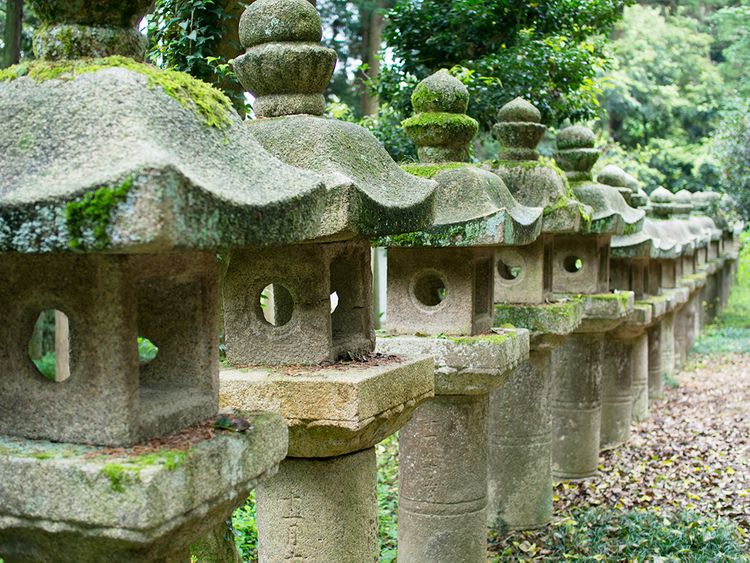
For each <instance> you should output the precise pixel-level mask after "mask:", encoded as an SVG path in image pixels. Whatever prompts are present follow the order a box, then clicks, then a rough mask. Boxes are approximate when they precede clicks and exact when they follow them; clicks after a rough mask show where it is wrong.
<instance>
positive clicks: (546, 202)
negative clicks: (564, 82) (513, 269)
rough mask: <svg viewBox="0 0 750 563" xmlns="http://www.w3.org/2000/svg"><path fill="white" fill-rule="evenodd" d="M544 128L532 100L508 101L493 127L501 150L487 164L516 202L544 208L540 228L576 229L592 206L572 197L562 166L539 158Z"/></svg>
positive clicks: (548, 231) (550, 231)
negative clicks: (497, 156) (539, 145)
mask: <svg viewBox="0 0 750 563" xmlns="http://www.w3.org/2000/svg"><path fill="white" fill-rule="evenodd" d="M546 129H547V128H546V127H545V126H544V125H542V123H541V113H540V112H539V110H538V109H537V108H536V107H534V106H533V105H532V104H531V103H529V102H527V101H526V100H524V99H522V98H516V99H514V100H512V101H510V102H508V103H507V104H505V105H504V106H503V107H502V108H500V111H499V112H498V122H497V123H496V124H495V125H494V126H493V128H492V134H493V135H494V136H495V138H496V139H497V140H498V141H499V142H500V154H499V158H498V159H497V160H495V161H494V162H492V163H491V164H490V166H491V169H492V171H493V172H494V173H495V174H497V175H498V176H500V178H502V179H503V181H504V182H505V184H506V185H507V186H508V189H509V190H510V192H511V193H512V194H513V196H514V197H515V198H516V199H517V200H518V201H519V202H521V203H522V204H524V205H529V206H533V207H542V208H544V224H543V226H542V231H543V232H545V233H559V234H562V233H577V232H579V231H581V230H582V229H584V228H585V225H586V222H587V220H588V219H590V217H591V214H592V213H593V210H592V209H591V208H590V207H589V206H587V205H585V204H583V203H581V202H580V201H578V200H576V199H575V196H574V194H573V192H572V190H571V189H570V186H569V185H568V181H567V178H566V177H565V173H564V172H563V171H562V170H560V169H559V168H558V167H557V166H556V165H554V164H551V163H549V162H545V161H543V160H541V159H540V158H539V153H538V152H537V150H536V147H537V145H538V144H539V141H540V140H541V138H542V136H543V135H544V132H545V131H546Z"/></svg>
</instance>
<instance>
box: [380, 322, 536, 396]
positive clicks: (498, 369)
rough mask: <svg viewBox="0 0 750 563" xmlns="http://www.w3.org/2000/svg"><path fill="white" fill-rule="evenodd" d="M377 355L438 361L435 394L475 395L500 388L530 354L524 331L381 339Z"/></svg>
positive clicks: (436, 363) (527, 334)
mask: <svg viewBox="0 0 750 563" xmlns="http://www.w3.org/2000/svg"><path fill="white" fill-rule="evenodd" d="M376 351H377V352H380V353H383V354H394V355H398V356H405V357H418V356H432V357H433V358H434V359H435V395H475V394H484V393H489V392H490V391H491V390H492V389H495V388H497V387H500V386H501V385H503V384H504V383H505V381H506V380H507V378H508V375H509V372H510V370H512V369H513V368H514V367H516V366H517V365H518V363H519V362H520V361H521V360H523V359H524V358H526V357H527V356H528V354H529V333H528V331H527V330H524V329H510V328H509V329H494V330H493V333H492V334H487V335H478V336H465V337H453V338H450V337H449V338H434V337H426V336H381V337H380V338H378V343H377V348H376Z"/></svg>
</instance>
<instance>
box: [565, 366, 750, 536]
mask: <svg viewBox="0 0 750 563" xmlns="http://www.w3.org/2000/svg"><path fill="white" fill-rule="evenodd" d="M693 360H697V363H694V364H693V365H692V366H690V365H689V366H688V370H687V371H684V372H681V373H679V374H678V375H677V376H676V379H677V382H678V387H677V388H675V389H666V393H665V399H664V400H663V401H658V402H655V403H652V404H651V416H650V418H649V420H648V421H647V422H645V423H643V424H641V425H639V426H638V427H635V428H633V433H632V436H631V438H630V440H629V441H628V443H627V444H626V445H625V446H623V447H621V448H618V449H616V450H614V451H611V452H606V453H604V454H603V455H602V456H601V458H600V466H599V470H600V476H599V478H597V479H594V480H590V481H585V482H582V483H560V484H559V485H558V486H557V488H556V491H555V493H556V499H555V510H556V512H558V513H561V512H564V511H566V510H567V509H569V508H570V507H571V506H573V505H576V506H591V505H599V504H606V505H608V506H611V507H615V508H625V509H631V508H643V509H649V510H669V509H672V510H675V509H677V510H679V509H688V510H693V511H696V512H699V513H702V514H705V515H707V516H712V517H715V516H724V517H727V518H730V519H732V520H734V521H736V522H737V523H738V524H739V525H740V526H741V527H742V528H743V531H744V532H746V533H747V534H748V537H750V355H744V354H732V355H729V356H723V357H717V358H711V357H706V356H698V357H696V358H693Z"/></svg>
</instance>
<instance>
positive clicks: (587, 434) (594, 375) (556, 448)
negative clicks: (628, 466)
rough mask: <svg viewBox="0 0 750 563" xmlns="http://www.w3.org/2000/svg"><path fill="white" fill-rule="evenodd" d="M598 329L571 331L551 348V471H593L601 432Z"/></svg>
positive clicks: (568, 474)
mask: <svg viewBox="0 0 750 563" xmlns="http://www.w3.org/2000/svg"><path fill="white" fill-rule="evenodd" d="M603 343H604V335H603V334H602V333H588V334H587V333H574V334H572V335H571V336H569V337H568V339H567V340H566V341H565V342H564V343H563V344H562V345H561V346H560V347H559V348H558V349H557V350H555V352H554V354H555V359H554V373H553V376H552V399H551V407H552V408H551V412H552V428H553V429H554V436H553V440H552V474H553V475H554V476H555V477H557V478H560V479H585V478H587V477H592V476H593V475H594V474H595V473H596V466H597V464H598V459H599V440H600V433H601V410H602V402H601V387H602V359H603V358H602V352H603Z"/></svg>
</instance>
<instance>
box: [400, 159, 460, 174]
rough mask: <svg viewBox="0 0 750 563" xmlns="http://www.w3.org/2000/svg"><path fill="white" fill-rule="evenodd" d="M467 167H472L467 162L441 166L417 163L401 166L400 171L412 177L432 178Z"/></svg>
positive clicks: (447, 163)
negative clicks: (447, 171) (444, 172)
mask: <svg viewBox="0 0 750 563" xmlns="http://www.w3.org/2000/svg"><path fill="white" fill-rule="evenodd" d="M467 166H474V165H473V164H471V163H469V162H445V163H442V164H421V163H419V162H411V163H408V164H402V165H401V169H402V170H403V171H404V172H408V173H409V174H411V175H412V176H419V177H420V178H432V177H434V176H436V175H437V174H438V173H440V172H443V171H445V170H456V169H457V168H465V167H467Z"/></svg>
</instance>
